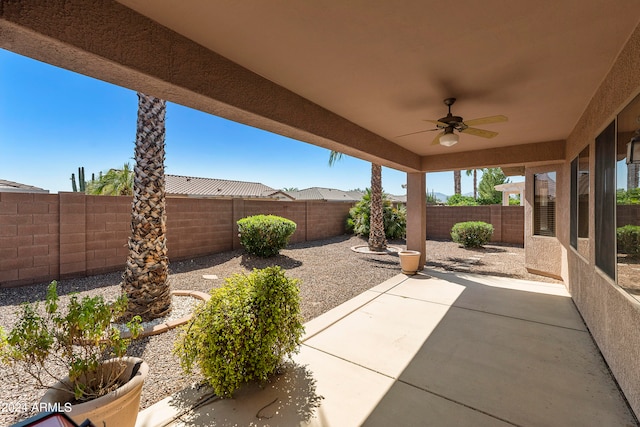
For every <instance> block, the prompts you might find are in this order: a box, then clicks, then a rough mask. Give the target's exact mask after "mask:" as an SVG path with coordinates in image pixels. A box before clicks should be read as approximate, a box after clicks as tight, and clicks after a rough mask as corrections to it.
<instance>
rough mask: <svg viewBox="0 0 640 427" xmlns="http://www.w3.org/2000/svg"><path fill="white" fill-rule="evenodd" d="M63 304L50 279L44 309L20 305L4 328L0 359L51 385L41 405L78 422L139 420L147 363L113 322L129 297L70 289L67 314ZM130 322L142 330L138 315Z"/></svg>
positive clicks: (132, 331) (114, 423)
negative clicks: (90, 294)
mask: <svg viewBox="0 0 640 427" xmlns="http://www.w3.org/2000/svg"><path fill="white" fill-rule="evenodd" d="M61 305H63V304H61V302H60V301H59V298H58V293H57V282H56V281H53V282H51V284H50V285H49V288H48V290H47V296H46V300H45V306H44V310H42V309H41V307H39V305H38V304H37V303H36V304H23V305H22V306H21V312H19V313H18V321H17V323H16V324H15V326H14V327H13V328H12V329H11V331H9V333H6V332H5V331H4V329H2V327H0V361H1V362H3V363H5V364H7V365H9V366H10V367H12V368H13V369H14V372H16V374H17V375H25V374H26V375H28V376H29V377H31V378H32V379H33V380H34V382H35V385H36V387H42V388H49V390H48V391H47V392H46V394H45V395H44V397H43V398H42V400H41V401H40V405H39V406H38V408H40V409H41V410H43V409H44V410H57V411H64V412H66V413H67V414H68V415H69V416H70V417H71V418H72V419H73V420H74V421H76V422H77V423H82V422H83V421H84V420H86V419H90V420H91V421H92V422H93V423H94V424H96V425H103V423H104V425H107V426H134V425H135V421H136V417H137V414H138V409H139V404H140V393H141V391H142V383H143V381H144V378H145V377H146V375H147V373H148V369H149V368H148V366H147V364H146V363H145V362H143V361H142V360H141V359H138V358H133V357H125V354H126V351H127V348H128V346H129V344H130V340H129V339H126V338H123V337H122V336H121V331H120V329H118V328H117V327H115V326H114V324H113V322H114V321H115V320H116V319H118V318H119V317H120V316H121V315H122V314H123V313H124V311H125V309H126V307H127V300H126V296H124V295H123V296H120V297H119V298H118V299H116V300H115V301H114V302H111V303H108V302H105V301H104V299H103V298H102V297H101V296H96V297H83V298H82V299H78V296H77V295H72V296H71V298H70V300H69V302H68V304H64V305H66V309H65V310H64V311H65V314H63V313H62V311H63V310H62V307H60V306H61ZM127 329H128V330H129V332H130V334H131V336H133V337H134V338H135V337H137V336H138V334H139V333H140V331H141V330H142V327H141V325H140V318H139V317H134V318H133V319H132V320H131V321H129V322H128V323H127ZM65 374H66V376H65ZM16 378H18V377H16ZM20 380H21V381H22V379H20ZM53 381H55V384H53V385H50V383H51V382H53ZM110 411H111V412H115V414H111V413H110Z"/></svg>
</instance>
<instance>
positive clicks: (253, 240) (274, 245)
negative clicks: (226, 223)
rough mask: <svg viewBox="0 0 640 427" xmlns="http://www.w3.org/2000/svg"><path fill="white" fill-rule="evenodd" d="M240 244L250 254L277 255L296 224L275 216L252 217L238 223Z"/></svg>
mask: <svg viewBox="0 0 640 427" xmlns="http://www.w3.org/2000/svg"><path fill="white" fill-rule="evenodd" d="M237 224H238V232H239V233H240V243H241V244H242V246H244V248H245V250H246V251H247V252H249V253H251V254H254V255H258V256H261V257H265V258H266V257H270V256H273V255H277V254H278V253H279V252H280V249H284V248H285V247H286V246H287V243H288V242H289V238H290V237H291V235H292V234H293V233H294V232H295V231H296V223H295V222H293V221H291V220H289V219H286V218H282V217H279V216H276V215H254V216H248V217H246V218H242V219H241V220H239V221H238V223H237Z"/></svg>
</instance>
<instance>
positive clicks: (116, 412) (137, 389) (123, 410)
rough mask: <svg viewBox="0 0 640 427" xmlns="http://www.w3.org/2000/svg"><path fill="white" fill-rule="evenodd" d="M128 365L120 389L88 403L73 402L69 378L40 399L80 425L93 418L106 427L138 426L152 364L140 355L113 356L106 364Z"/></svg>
mask: <svg viewBox="0 0 640 427" xmlns="http://www.w3.org/2000/svg"><path fill="white" fill-rule="evenodd" d="M120 362H124V363H125V364H126V367H125V370H124V372H122V374H120V378H119V379H120V381H121V382H124V384H123V385H122V386H120V387H119V388H117V389H116V390H114V391H112V392H110V393H108V394H105V395H104V396H101V397H98V398H96V399H93V400H89V401H87V402H83V403H78V404H75V405H73V404H70V402H72V401H73V399H74V397H73V395H72V394H71V393H69V392H68V391H65V390H60V389H61V388H64V384H63V383H64V382H67V383H68V380H69V377H66V378H64V379H63V380H62V381H61V382H58V383H56V384H55V385H54V386H53V387H52V388H50V389H49V390H47V392H46V393H45V395H44V396H43V397H42V399H41V400H40V407H41V408H43V407H48V408H57V409H58V410H59V411H62V412H65V413H66V414H67V415H68V416H69V417H71V418H72V419H73V420H74V421H75V422H76V423H77V424H81V423H82V422H84V421H85V420H87V419H89V420H91V422H92V423H93V424H95V425H96V426H106V427H134V426H135V424H136V419H137V417H138V411H139V409H140V394H141V393H142V384H143V382H144V380H145V378H146V377H147V374H148V373H149V365H147V363H146V362H144V361H143V360H142V359H139V358H137V357H123V358H120V359H111V360H107V361H106V362H104V363H105V364H107V365H108V364H116V363H120Z"/></svg>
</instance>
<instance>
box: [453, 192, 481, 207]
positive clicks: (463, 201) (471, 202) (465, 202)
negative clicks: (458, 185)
mask: <svg viewBox="0 0 640 427" xmlns="http://www.w3.org/2000/svg"><path fill="white" fill-rule="evenodd" d="M478 205H479V203H478V202H477V201H476V199H474V198H473V197H471V196H463V195H462V194H454V195H452V196H449V198H448V199H447V206H478Z"/></svg>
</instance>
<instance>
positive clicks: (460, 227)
mask: <svg viewBox="0 0 640 427" xmlns="http://www.w3.org/2000/svg"><path fill="white" fill-rule="evenodd" d="M492 235H493V225H491V224H487V223H486V222H482V221H467V222H459V223H457V224H455V225H454V226H453V228H452V229H451V238H452V239H453V241H454V242H456V243H459V244H461V245H462V246H464V247H465V248H477V247H480V246H482V245H484V244H486V243H487V242H488V241H489V240H491V236H492Z"/></svg>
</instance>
